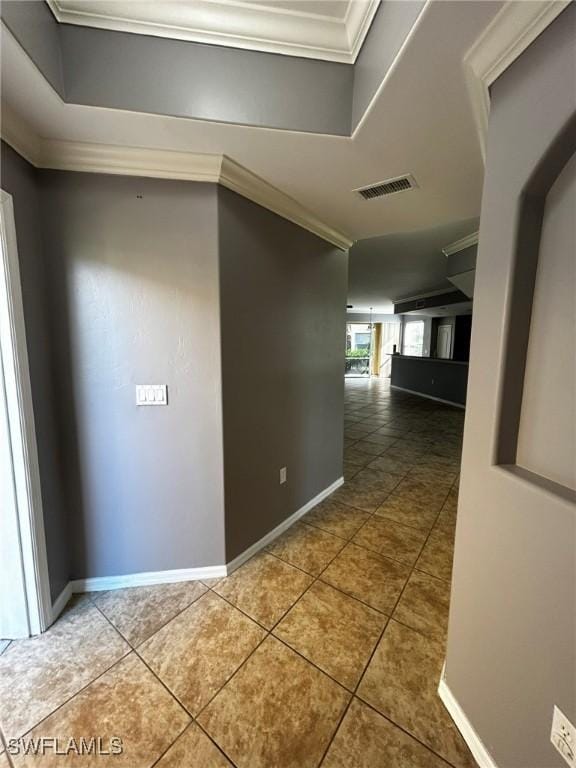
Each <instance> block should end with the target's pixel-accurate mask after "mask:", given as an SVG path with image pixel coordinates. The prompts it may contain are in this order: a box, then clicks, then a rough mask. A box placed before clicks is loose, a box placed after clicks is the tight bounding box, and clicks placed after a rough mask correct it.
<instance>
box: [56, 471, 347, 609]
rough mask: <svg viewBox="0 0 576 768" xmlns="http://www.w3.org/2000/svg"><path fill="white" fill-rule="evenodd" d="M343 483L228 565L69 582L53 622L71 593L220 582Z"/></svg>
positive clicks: (57, 604)
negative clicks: (182, 583)
mask: <svg viewBox="0 0 576 768" xmlns="http://www.w3.org/2000/svg"><path fill="white" fill-rule="evenodd" d="M343 483H344V478H343V477H340V478H338V480H336V481H335V482H334V483H332V485H329V486H328V488H325V489H324V490H323V491H321V492H320V493H319V494H318V495H317V496H315V497H314V498H313V499H310V501H308V502H307V503H306V504H304V506H303V507H300V509H298V510H297V511H296V512H294V514H293V515H290V517H288V518H287V519H286V520H284V521H282V522H281V523H280V525H277V526H276V528H273V529H272V530H271V531H269V533H267V534H266V535H265V536H263V537H262V538H261V539H259V540H258V541H257V542H256V543H255V544H252V546H250V547H248V549H246V550H245V551H244V552H242V554H240V555H238V557H235V558H234V560H232V561H231V562H230V563H227V564H225V565H210V566H207V567H205V568H181V569H178V570H173V571H147V572H144V573H128V574H124V575H122V576H95V577H91V578H87V579H74V580H73V581H70V582H69V583H68V584H67V585H66V587H65V588H64V589H63V590H62V592H61V594H60V595H59V597H58V599H57V600H56V602H55V603H54V606H53V608H52V615H53V619H52V620H53V621H54V620H55V619H56V618H58V615H59V614H60V613H61V611H62V610H63V609H64V607H65V605H66V603H67V602H68V600H69V599H70V595H71V594H72V593H77V592H102V591H104V590H109V589H123V588H124V587H143V586H149V585H152V584H169V583H171V582H176V581H199V580H204V579H221V578H223V577H225V576H228V574H230V573H232V572H233V571H235V570H236V568H239V567H240V566H241V565H242V563H245V562H246V560H249V559H250V558H251V557H252V556H253V555H255V554H256V553H257V552H259V551H260V550H261V549H262V548H263V547H265V546H266V545H267V544H270V542H271V541H273V540H274V539H275V538H276V537H278V536H280V534H281V533H284V531H286V530H288V528H290V526H291V525H293V524H294V523H295V522H296V521H297V520H299V519H300V518H301V517H303V516H304V515H305V514H306V512H309V511H310V510H311V509H312V507H315V506H316V505H317V504H319V503H320V502H321V501H322V500H323V499H325V498H326V497H327V496H330V494H331V493H333V492H334V491H335V490H336V489H337V488H340V486H341V485H342V484H343Z"/></svg>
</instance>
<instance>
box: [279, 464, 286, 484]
mask: <svg viewBox="0 0 576 768" xmlns="http://www.w3.org/2000/svg"><path fill="white" fill-rule="evenodd" d="M286 473H287V469H286V467H282V469H281V470H280V485H283V484H284V483H285V482H286V479H287V474H286Z"/></svg>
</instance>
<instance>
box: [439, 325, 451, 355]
mask: <svg viewBox="0 0 576 768" xmlns="http://www.w3.org/2000/svg"><path fill="white" fill-rule="evenodd" d="M436 357H440V358H442V359H443V360H450V359H451V358H452V326H451V325H439V326H438V335H437V337H436Z"/></svg>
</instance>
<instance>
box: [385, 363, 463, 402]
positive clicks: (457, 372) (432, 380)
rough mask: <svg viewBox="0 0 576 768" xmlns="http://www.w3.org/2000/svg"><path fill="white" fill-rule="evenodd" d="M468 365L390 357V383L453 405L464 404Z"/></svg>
mask: <svg viewBox="0 0 576 768" xmlns="http://www.w3.org/2000/svg"><path fill="white" fill-rule="evenodd" d="M467 380H468V364H467V363H462V362H458V361H455V360H434V359H431V358H429V357H401V356H399V355H393V356H392V374H391V376H390V384H391V385H392V386H393V387H399V388H400V389H408V390H410V391H411V392H415V393H420V394H422V395H424V396H428V397H433V398H436V399H438V400H446V402H449V403H454V404H456V405H465V404H466V383H467Z"/></svg>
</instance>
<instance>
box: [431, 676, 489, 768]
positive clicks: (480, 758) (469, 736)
mask: <svg viewBox="0 0 576 768" xmlns="http://www.w3.org/2000/svg"><path fill="white" fill-rule="evenodd" d="M438 695H439V696H440V698H441V699H442V703H443V704H444V706H445V707H446V709H447V710H448V712H449V714H450V717H451V718H452V720H454V723H455V724H456V727H457V728H458V730H459V731H460V733H461V734H462V738H463V739H464V741H465V742H466V744H468V749H469V750H470V752H471V753H472V757H473V758H474V760H476V762H477V763H478V765H479V766H480V768H498V766H497V765H496V763H495V762H494V758H493V757H492V755H491V754H490V752H488V750H487V749H486V747H485V746H484V744H483V743H482V740H481V739H480V737H479V736H478V734H477V733H476V731H475V730H474V728H473V726H472V724H471V723H470V721H469V720H468V718H467V717H466V713H465V712H464V710H463V709H462V707H461V706H460V704H459V703H458V701H457V700H456V699H455V697H454V694H453V693H452V691H451V690H450V688H449V687H448V683H447V682H446V679H445V677H444V669H442V677H441V678H440V684H439V685H438Z"/></svg>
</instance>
